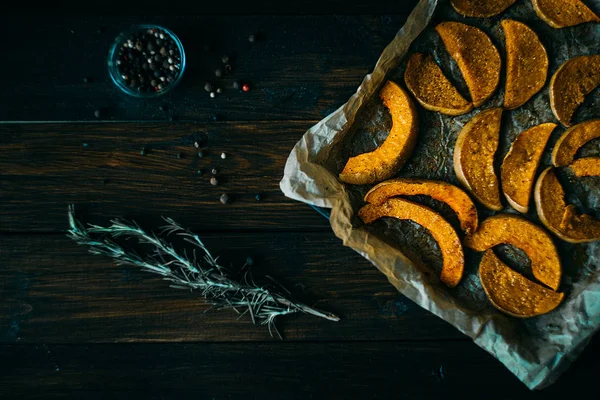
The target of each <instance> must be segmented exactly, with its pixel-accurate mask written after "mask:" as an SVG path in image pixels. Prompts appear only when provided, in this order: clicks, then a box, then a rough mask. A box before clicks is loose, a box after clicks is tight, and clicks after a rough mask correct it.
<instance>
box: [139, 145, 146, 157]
mask: <svg viewBox="0 0 600 400" xmlns="http://www.w3.org/2000/svg"><path fill="white" fill-rule="evenodd" d="M140 155H142V156H145V155H146V148H145V147H142V150H141V151H140Z"/></svg>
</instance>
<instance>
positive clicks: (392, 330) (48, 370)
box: [0, 1, 600, 399]
mask: <svg viewBox="0 0 600 400" xmlns="http://www.w3.org/2000/svg"><path fill="white" fill-rule="evenodd" d="M113 3H115V4H116V2H113ZM313 3H314V4H313V5H316V2H313ZM414 3H415V2H414V1H409V2H405V3H402V2H398V3H397V4H394V5H392V6H389V5H387V6H385V7H380V8H374V9H370V8H369V6H368V5H357V6H355V7H354V8H351V9H350V14H348V15H309V14H310V13H303V15H300V16H285V15H280V16H269V15H255V16H252V17H247V16H240V15H236V16H224V15H215V16H204V17H195V16H184V17H181V16H163V17H152V18H141V17H123V16H120V17H116V16H111V17H82V16H80V17H65V16H60V15H53V16H52V17H51V18H48V17H45V16H23V15H21V14H18V15H14V14H4V15H3V16H2V17H0V26H1V28H0V31H1V32H2V33H3V35H2V36H3V37H4V40H3V41H2V49H3V54H4V56H3V61H2V63H0V76H1V77H2V82H3V84H2V90H1V93H2V94H1V97H0V99H1V100H0V120H1V121H2V123H1V124H0V138H1V140H0V201H1V203H0V204H1V208H0V267H1V268H0V307H1V312H0V340H1V341H2V343H1V344H0V360H1V361H0V398H2V399H9V398H10V399H12V398H14V399H23V398H49V397H55V396H56V397H61V396H67V397H72V398H76V399H90V398H174V397H176V396H185V397H193V398H199V399H213V398H214V399H224V398H236V399H237V398H260V399H292V398H342V399H347V398H361V399H370V398H419V399H429V398H431V399H434V398H435V399H437V398H442V397H448V396H449V397H450V398H453V397H459V396H460V397H461V398H462V397H475V398H503V399H504V398H506V399H509V398H516V397H523V396H526V395H527V396H530V397H533V398H545V399H547V398H554V397H556V398H558V397H560V398H565V396H568V395H570V394H571V393H573V389H574V388H584V389H586V390H591V389H592V388H595V386H596V382H595V378H596V376H597V374H598V369H599V367H600V363H599V361H598V358H597V353H598V351H599V350H600V347H599V342H598V340H597V339H596V340H595V341H593V343H592V344H591V345H590V346H589V347H588V348H587V349H586V350H585V352H584V354H583V355H582V356H581V357H580V358H579V359H578V360H577V361H576V362H575V363H574V364H573V366H572V367H571V368H570V370H569V371H567V372H566V373H565V374H564V375H563V376H562V377H561V379H560V380H559V381H558V382H557V383H556V384H554V385H552V386H551V387H550V388H548V389H546V390H543V391H541V392H534V393H530V392H529V391H528V390H527V389H526V387H525V386H524V385H523V384H522V383H520V382H519V381H518V380H517V379H516V378H515V377H514V376H513V375H512V374H511V373H509V372H508V371H507V370H506V369H505V368H504V367H503V366H502V365H501V364H500V363H499V362H497V361H496V360H495V359H493V358H492V357H491V356H490V355H488V354H487V353H486V352H485V351H483V350H481V349H480V348H478V347H477V346H476V345H475V344H473V343H472V342H471V340H470V339H469V338H467V337H465V336H464V335H462V334H461V333H459V332H458V331H457V330H455V329H454V328H453V327H451V326H450V325H448V324H447V323H446V322H444V321H442V320H441V319H439V318H437V317H435V316H434V315H432V314H430V313H428V312H427V311H424V310H422V309H421V308H419V307H418V306H416V305H415V304H414V303H412V302H411V301H410V300H408V299H406V298H405V297H403V296H402V295H400V294H398V293H397V292H396V291H395V289H394V288H393V287H392V286H391V285H390V284H389V283H388V282H387V281H386V279H385V278H384V276H383V275H382V274H380V273H379V272H378V271H377V270H376V269H375V268H374V267H373V266H372V265H371V264H370V263H369V262H367V261H366V260H364V259H363V258H361V257H360V256H359V255H357V254H356V253H354V252H353V251H352V250H350V249H348V248H345V247H343V246H342V243H341V242H340V241H339V240H338V239H337V238H335V236H334V235H333V233H332V232H331V230H330V228H329V225H328V222H327V221H326V220H325V219H324V218H323V217H321V216H320V215H318V214H317V213H316V212H315V211H314V210H312V209H311V208H309V207H308V206H306V205H304V204H301V203H297V202H294V201H291V200H289V199H287V198H285V197H284V196H283V195H282V193H281V192H280V191H279V186H278V185H279V180H280V179H281V176H282V173H283V166H284V163H285V160H286V158H287V156H288V154H289V151H290V150H291V148H292V147H293V146H294V144H295V143H296V141H298V140H299V139H300V137H301V136H302V134H303V133H304V132H305V131H306V130H307V129H308V128H309V127H311V126H312V125H313V124H315V123H316V122H317V121H319V120H320V119H321V118H323V117H325V116H326V115H328V114H329V113H330V112H332V111H333V110H335V109H336V108H337V107H339V106H340V105H341V104H343V103H344V102H345V101H346V100H347V99H348V98H349V96H351V95H352V93H353V92H354V91H355V89H356V87H357V86H358V85H359V83H360V82H361V79H362V78H363V76H364V75H365V74H367V73H368V72H369V71H370V70H371V69H372V67H373V66H374V64H375V62H376V60H377V58H378V55H379V53H380V52H381V50H382V49H383V47H384V46H385V45H386V44H387V43H388V42H389V41H390V40H391V39H392V38H393V36H394V35H395V33H396V31H397V30H398V29H399V28H400V27H401V25H402V23H403V22H404V20H405V18H406V16H407V13H408V12H409V11H410V10H411V9H412V6H413V5H414ZM272 4H273V5H275V8H273V9H271V11H273V12H278V10H279V11H281V9H278V8H277V6H276V5H277V4H280V2H278V3H275V2H272ZM311 4H312V3H311ZM332 4H333V5H331V4H330V8H331V10H334V9H335V6H336V4H335V2H333V3H332ZM338 4H341V2H338ZM221 8H222V7H221ZM176 10H177V9H176ZM211 10H214V5H213V8H212V9H211ZM367 10H375V11H378V12H379V11H381V12H382V14H380V15H361V14H360V13H361V12H365V11H367ZM232 11H233V10H232ZM237 11H239V10H237ZM243 11H246V12H250V10H248V9H247V8H246V9H244V10H243ZM297 11H299V10H297ZM261 12H265V10H261ZM182 14H183V13H182ZM136 22H154V23H159V24H163V25H165V26H168V27H170V28H171V29H173V30H174V31H175V32H176V33H178V34H179V35H180V37H181V39H182V41H183V42H184V44H185V47H186V50H187V54H188V57H189V60H188V61H189V67H188V70H187V72H186V74H185V78H184V81H183V82H182V84H181V86H180V87H178V88H177V89H176V90H175V91H174V92H173V93H172V94H171V95H169V96H168V97H166V98H164V99H161V100H158V101H139V100H133V99H130V98H126V97H124V95H121V94H120V93H119V92H118V90H117V89H116V88H115V87H114V86H113V85H112V84H111V83H110V81H109V78H108V76H107V71H106V56H107V52H108V47H109V45H110V43H111V41H112V40H113V39H114V37H115V36H116V35H117V34H118V33H119V32H120V31H121V30H122V29H124V28H126V27H127V26H129V25H130V24H132V23H136ZM254 32H260V33H261V40H260V41H259V42H257V43H255V44H254V45H251V44H249V43H248V41H247V37H248V35H249V34H250V33H254ZM208 43H210V44H212V46H213V50H212V51H205V50H203V47H204V45H205V44H208ZM225 53H229V54H232V55H233V56H234V57H235V70H234V74H233V75H232V77H231V78H229V77H228V78H227V79H225V80H224V82H225V84H224V87H226V90H225V92H224V93H223V94H222V95H221V96H219V97H218V98H216V99H211V98H209V96H208V95H207V93H206V92H205V91H204V90H203V85H204V82H205V81H206V80H211V79H212V78H213V75H212V70H213V69H214V68H215V67H217V66H218V65H219V63H220V61H219V60H220V57H221V56H222V55H223V54H225ZM84 77H89V78H90V82H89V83H84V81H83V78H84ZM233 78H237V79H240V80H242V81H245V82H249V83H250V84H251V85H252V90H251V91H250V92H249V93H241V92H238V91H235V90H233V89H230V85H231V81H232V79H233ZM161 105H163V106H166V107H167V109H166V111H161V110H160V109H159V107H160V106H161ZM96 109H101V110H102V116H101V118H100V119H97V118H95V116H94V111H95V110H96ZM214 116H216V121H215V120H213V119H214ZM203 134H206V135H208V137H209V143H208V150H207V154H206V157H205V158H204V159H201V160H200V159H199V158H198V157H196V156H195V155H196V151H197V150H196V149H195V148H194V147H193V145H192V144H193V142H194V140H195V138H197V137H198V135H203ZM142 147H145V148H146V149H147V154H146V155H145V156H142V155H141V154H140V149H141V148H142ZM223 151H224V152H227V154H228V155H229V157H228V158H227V159H226V160H221V159H220V158H219V155H220V153H221V152H223ZM177 153H181V155H182V157H181V158H177V157H176V154H177ZM213 166H216V167H217V168H219V170H220V177H221V185H220V186H219V187H212V186H211V185H210V184H209V177H208V176H207V175H204V176H198V174H197V170H198V169H199V168H203V169H204V170H205V171H208V170H210V168H212V167H213ZM223 192H226V193H229V194H230V195H231V196H232V198H233V202H232V203H231V204H229V205H223V204H221V203H220V202H219V196H220V195H221V193H223ZM256 193H261V194H262V196H263V200H262V201H260V202H257V201H255V200H254V195H255V194H256ZM68 204H75V205H76V207H77V210H78V213H79V215H80V216H81V217H82V218H83V219H85V220H86V221H90V222H96V223H107V222H108V220H109V219H110V218H111V217H114V216H126V217H133V218H135V219H136V220H137V221H139V222H140V223H141V224H143V225H145V226H149V227H151V226H155V225H156V224H157V223H158V222H159V217H160V216H161V215H168V216H171V217H172V218H174V219H176V220H178V221H180V222H182V223H184V224H185V225H187V226H190V227H191V228H192V229H194V230H195V231H196V232H198V233H199V234H200V236H202V237H203V238H204V239H205V240H206V243H207V245H208V246H209V248H211V249H212V250H213V252H214V253H215V254H218V255H221V256H222V261H223V262H224V263H226V265H229V264H231V265H234V266H240V265H241V264H243V262H244V260H245V258H246V256H248V255H252V256H253V257H255V259H256V260H257V265H256V266H255V267H254V268H255V273H256V274H258V275H260V274H264V273H269V274H271V275H274V276H276V277H278V278H279V280H280V281H281V282H282V283H283V284H285V285H286V286H288V287H290V288H291V289H292V291H293V293H294V294H296V295H297V296H298V297H299V298H301V299H302V300H304V301H306V302H308V303H309V304H311V305H314V306H316V307H319V308H322V309H326V310H329V311H332V312H335V313H338V314H339V315H340V316H341V317H342V320H341V321H340V322H338V323H333V322H329V321H325V320H321V319H317V318H314V317H310V316H305V315H299V316H294V317H290V318H287V319H284V320H282V321H280V323H279V328H280V330H281V331H282V332H283V334H284V336H285V340H283V341H281V340H278V339H273V338H271V337H270V336H269V334H268V332H267V330H266V329H265V327H261V326H253V325H252V324H251V323H250V322H249V319H248V318H242V319H241V320H237V319H236V318H237V316H236V315H235V314H233V313H231V312H219V311H210V312H207V313H205V311H206V310H207V309H208V306H206V305H205V304H204V303H203V302H202V301H201V300H200V298H199V295H198V294H196V293H189V292H185V291H176V290H173V289H170V288H169V287H168V284H167V283H166V282H164V281H162V280H161V279H159V278H157V277H155V276H152V275H150V274H148V273H145V272H141V271H139V270H137V269H135V268H129V267H117V266H115V265H114V264H113V263H112V262H111V260H109V259H107V258H105V257H101V256H94V255H91V254H89V253H88V252H87V249H85V248H82V247H78V246H77V245H76V244H75V243H73V242H72V241H70V240H69V239H68V238H66V237H65V230H66V228H67V219H66V217H67V205H68Z"/></svg>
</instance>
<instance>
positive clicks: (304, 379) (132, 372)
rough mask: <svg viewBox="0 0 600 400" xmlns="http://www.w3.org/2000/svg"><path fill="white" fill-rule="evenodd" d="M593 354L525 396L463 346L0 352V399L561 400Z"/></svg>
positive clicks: (592, 373) (584, 388)
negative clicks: (550, 382)
mask: <svg viewBox="0 0 600 400" xmlns="http://www.w3.org/2000/svg"><path fill="white" fill-rule="evenodd" d="M598 350H600V347H599V346H598V341H596V342H595V343H593V344H592V345H590V348H589V351H587V352H586V353H585V354H584V355H582V357H581V358H580V359H579V360H577V361H576V362H575V363H574V365H573V367H572V369H571V370H569V371H567V372H566V373H565V374H564V376H563V377H562V378H561V379H560V380H559V381H558V382H557V383H555V384H553V385H552V386H550V387H548V388H546V389H543V390H541V391H535V392H530V391H529V390H528V389H527V388H526V387H525V385H523V384H522V383H521V382H519V381H518V380H517V378H515V377H514V376H513V375H512V374H511V373H510V372H509V371H508V370H507V369H506V368H504V366H502V365H501V364H500V363H499V362H498V361H496V360H494V359H493V358H492V356H490V355H489V354H487V353H486V352H485V351H483V350H482V349H479V348H477V347H476V346H475V344H473V343H470V342H463V341H459V342H438V343H422V342H413V343H399V342H352V343H339V342H338V343H331V342H313V343H288V342H279V343H247V344H242V343H235V344H234V343H232V344H210V343H204V344H169V345H166V344H120V345H119V344H117V345H36V346H34V345H3V346H0V357H2V359H3V363H1V364H0V396H1V397H2V398H6V399H13V398H14V399H22V398H27V399H38V398H39V399H46V398H50V397H52V398H53V397H61V396H62V397H69V398H76V399H83V398H85V399H105V398H107V397H109V398H111V399H131V398H144V399H164V398H200V399H225V398H226V399H277V400H279V399H306V398H315V399H436V400H437V399H445V398H449V399H454V398H461V399H462V398H486V399H511V400H512V399H521V398H527V399H544V400H550V399H568V398H573V395H574V394H575V393H588V394H589V393H593V392H595V391H596V388H595V382H594V380H595V379H596V376H597V371H598V368H599V367H600V364H599V362H598V358H597V357H596V356H595V353H597V352H598ZM588 390H589V391H590V392H588ZM2 395H4V396H2Z"/></svg>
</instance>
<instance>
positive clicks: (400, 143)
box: [339, 81, 419, 185]
mask: <svg viewBox="0 0 600 400" xmlns="http://www.w3.org/2000/svg"><path fill="white" fill-rule="evenodd" d="M379 97H380V98H381V100H382V101H383V104H384V105H385V106H386V107H387V108H388V109H389V111H390V114H391V115H392V129H391V130H390V133H389V135H388V137H387V138H386V139H385V141H384V142H383V144H382V145H381V146H379V148H377V149H376V150H374V151H371V152H369V153H363V154H360V155H358V156H356V157H351V158H350V159H349V160H348V162H347V163H346V166H345V167H344V169H343V170H342V172H341V173H340V176H339V178H340V180H341V181H342V182H346V183H351V184H355V185H366V184H369V183H376V182H380V181H382V180H385V179H388V178H390V177H392V176H393V175H395V174H396V173H397V172H398V171H399V170H400V168H402V166H403V165H404V163H405V162H406V161H407V160H408V158H409V157H410V155H411V153H412V151H413V148H414V147H415V143H416V139H417V133H418V129H419V123H418V117H417V111H416V109H415V106H414V104H413V102H412V100H411V98H410V96H409V95H408V93H406V91H404V89H402V88H401V87H400V86H398V85H397V84H396V83H394V82H392V81H388V82H387V83H386V84H385V86H384V87H383V89H381V92H380V93H379Z"/></svg>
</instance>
